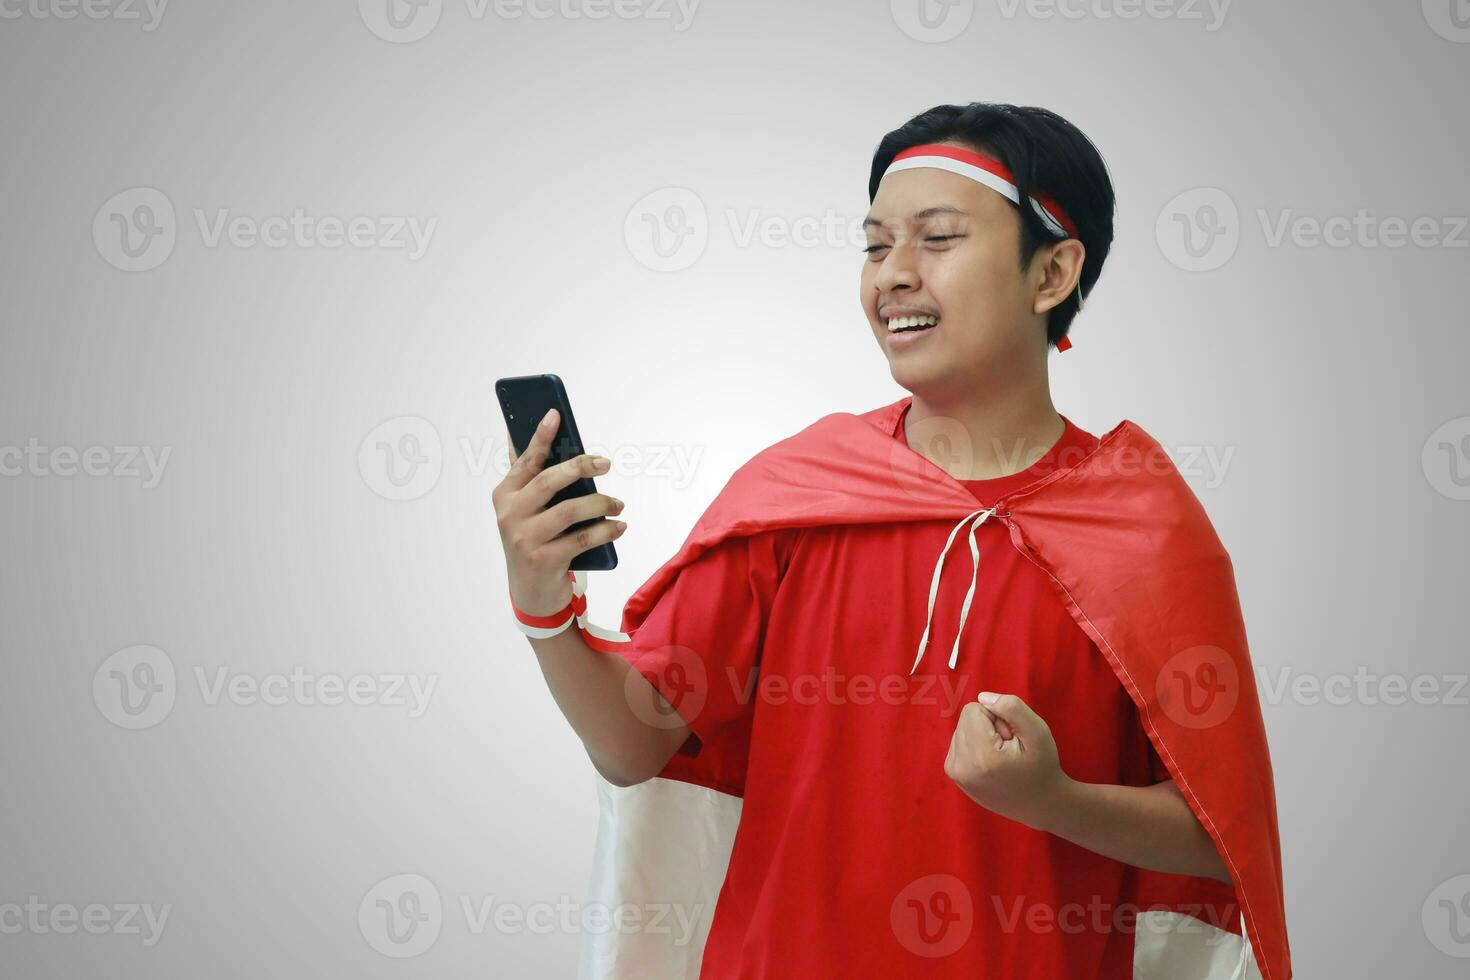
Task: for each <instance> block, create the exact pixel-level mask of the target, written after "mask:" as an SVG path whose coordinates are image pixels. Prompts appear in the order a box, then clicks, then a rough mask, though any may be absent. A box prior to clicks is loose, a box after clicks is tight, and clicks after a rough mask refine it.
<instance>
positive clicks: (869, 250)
mask: <svg viewBox="0 0 1470 980" xmlns="http://www.w3.org/2000/svg"><path fill="white" fill-rule="evenodd" d="M964 237H965V236H964V235H930V236H929V237H928V238H925V239H924V241H926V242H947V241H951V240H953V239H956V238H964ZM888 247H889V246H887V245H869V246H868V247H867V248H865V249H863V252H864V253H865V254H867V255H872V254H873V253H874V252H877V251H878V250H879V249H884V248H888Z"/></svg>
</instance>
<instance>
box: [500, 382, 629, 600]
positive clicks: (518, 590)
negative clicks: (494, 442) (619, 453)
mask: <svg viewBox="0 0 1470 980" xmlns="http://www.w3.org/2000/svg"><path fill="white" fill-rule="evenodd" d="M559 415H560V413H559V412H557V410H556V409H554V408H553V409H552V410H551V411H549V412H547V413H546V417H545V418H543V419H542V420H541V424H540V425H538V426H537V427H536V434H535V435H533V436H532V437H531V441H530V443H529V444H527V446H526V454H525V455H524V456H517V455H516V451H515V447H514V446H512V447H511V450H510V461H511V467H510V472H508V473H506V474H505V479H503V480H501V481H500V484H499V486H497V487H496V488H495V489H494V490H493V491H492V492H491V494H490V501H491V503H493V504H494V505H495V520H496V523H497V524H498V525H499V527H500V540H501V543H502V544H503V545H504V546H505V566H506V581H507V583H508V584H509V586H510V595H511V601H513V602H514V603H515V604H516V606H517V607H519V608H520V610H521V611H522V612H525V613H528V614H530V615H533V616H544V615H550V614H551V613H554V612H557V611H558V610H560V609H561V608H562V607H564V606H565V605H566V604H567V603H568V602H570V601H571V598H572V583H571V580H570V579H568V578H567V569H568V568H570V567H571V564H572V559H573V558H575V557H577V556H578V555H580V554H581V553H582V552H584V551H586V550H587V549H588V548H592V547H595V546H596V545H599V544H602V543H604V542H607V541H612V540H613V539H615V538H617V537H620V536H621V535H622V533H623V531H624V530H625V529H626V528H627V526H628V525H627V524H626V523H624V522H623V521H613V520H607V519H605V518H606V515H608V514H620V513H622V511H623V502H622V501H621V500H618V499H617V498H616V497H609V496H608V495H607V494H605V493H590V494H586V495H584V496H581V497H574V498H572V499H571V500H563V501H562V502H561V503H559V504H556V505H555V506H553V507H547V506H546V505H547V503H548V502H549V501H550V500H551V497H552V495H553V494H555V493H556V492H557V491H558V490H560V489H562V488H563V487H565V486H567V485H568V484H571V483H573V482H575V481H576V480H577V479H578V478H580V477H584V476H601V475H602V474H604V473H606V472H607V471H608V469H609V468H610V467H611V465H612V461H611V460H609V459H608V458H607V457H606V456H592V455H590V454H587V453H583V454H582V455H580V456H574V457H572V458H571V459H569V460H566V461H565V462H562V463H558V464H556V465H555V466H552V467H546V459H547V457H548V456H550V454H551V440H552V438H553V437H554V436H555V435H556V431H557V428H556V427H557V419H558V417H559ZM594 517H601V518H604V519H603V520H600V521H598V522H597V523H596V524H589V525H587V526H586V527H582V528H578V529H577V530H575V531H569V530H567V529H568V528H569V527H570V526H571V525H573V524H575V523H577V522H579V521H583V520H586V519H588V518H594Z"/></svg>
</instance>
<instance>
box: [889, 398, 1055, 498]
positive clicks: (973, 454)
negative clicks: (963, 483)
mask: <svg viewBox="0 0 1470 980" xmlns="http://www.w3.org/2000/svg"><path fill="white" fill-rule="evenodd" d="M1065 430H1066V423H1065V422H1064V421H1063V420H1062V417H1061V415H1060V414H1058V412H1057V410H1056V408H1055V406H1053V405H1052V401H1051V390H1050V388H1049V387H1047V385H1045V384H1044V383H1043V384H1042V385H1040V386H1035V385H1033V386H1030V387H1029V388H1027V389H1024V390H1017V391H998V392H986V393H981V394H974V393H966V394H965V395H963V396H960V397H956V398H948V399H946V398H936V397H934V396H933V395H920V394H915V395H914V397H913V404H912V405H910V406H909V410H908V413H907V414H906V415H905V416H904V438H905V439H906V440H907V441H908V444H909V447H910V448H911V449H913V450H914V452H916V453H918V454H919V455H921V456H923V457H925V458H926V459H928V460H929V461H930V462H932V463H933V464H934V465H936V466H938V467H939V468H940V469H942V470H944V471H945V472H946V473H948V474H949V475H950V476H952V477H954V478H955V479H956V480H991V479H995V478H996V477H1002V476H1010V475H1011V474H1012V473H1019V472H1020V471H1021V470H1024V469H1026V468H1027V467H1028V466H1031V465H1032V464H1034V463H1035V462H1036V461H1037V460H1038V459H1040V458H1041V457H1042V456H1043V455H1045V454H1046V451H1047V450H1048V449H1050V448H1051V447H1052V446H1053V445H1055V444H1056V441H1057V440H1058V439H1060V438H1061V437H1062V433H1063V432H1064V431H1065ZM967 450H968V451H967Z"/></svg>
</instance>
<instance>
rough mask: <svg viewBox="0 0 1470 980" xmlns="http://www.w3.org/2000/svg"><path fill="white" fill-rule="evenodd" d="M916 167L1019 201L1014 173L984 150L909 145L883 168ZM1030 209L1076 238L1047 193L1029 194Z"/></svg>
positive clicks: (1066, 343) (1064, 341)
mask: <svg viewBox="0 0 1470 980" xmlns="http://www.w3.org/2000/svg"><path fill="white" fill-rule="evenodd" d="M917 167H934V168H936V169H938V170H948V171H949V172H950V173H952V174H959V175H960V176H961V177H969V178H970V179H971V180H975V181H979V182H980V183H982V184H984V185H985V186H986V187H989V188H990V189H991V190H993V191H997V192H999V193H1001V194H1004V195H1005V196H1006V198H1007V199H1009V200H1010V202H1011V203H1012V204H1014V205H1016V206H1017V207H1019V206H1020V204H1021V192H1020V191H1019V190H1018V189H1017V188H1016V178H1015V175H1014V174H1012V173H1011V171H1010V170H1009V169H1008V168H1007V167H1006V165H1005V164H1003V163H1001V162H1000V161H999V160H997V159H995V158H994V157H988V156H986V155H985V154H983V153H976V152H975V151H974V150H969V149H966V148H964V147H962V146H946V145H944V144H942V143H924V144H921V145H919V146H911V147H909V148H908V149H907V150H904V151H903V152H901V153H899V154H898V155H897V156H895V157H894V158H893V162H892V163H890V164H889V165H888V169H887V170H885V171H883V176H884V177H887V176H888V175H889V174H891V173H896V172H898V171H900V170H913V169H915V168H917ZM1029 200H1030V201H1031V208H1032V210H1034V211H1035V212H1036V215H1037V217H1039V218H1040V219H1041V223H1042V224H1044V225H1046V227H1047V230H1049V231H1051V232H1052V233H1053V234H1055V235H1065V236H1067V237H1068V238H1076V237H1077V226H1076V225H1075V224H1073V223H1072V219H1071V218H1069V217H1067V212H1065V211H1063V210H1062V208H1061V205H1059V204H1057V202H1056V200H1055V199H1054V198H1052V197H1051V196H1050V195H1048V194H1046V193H1044V192H1042V191H1036V192H1034V193H1032V194H1031V195H1030V197H1029ZM1082 298H1083V297H1082V283H1080V282H1079V283H1078V284H1077V308H1078V309H1079V310H1080V309H1081V308H1082ZM1071 346H1072V341H1071V340H1070V339H1068V338H1066V337H1063V338H1061V339H1060V340H1058V341H1057V350H1059V351H1064V350H1066V349H1068V348H1069V347H1071Z"/></svg>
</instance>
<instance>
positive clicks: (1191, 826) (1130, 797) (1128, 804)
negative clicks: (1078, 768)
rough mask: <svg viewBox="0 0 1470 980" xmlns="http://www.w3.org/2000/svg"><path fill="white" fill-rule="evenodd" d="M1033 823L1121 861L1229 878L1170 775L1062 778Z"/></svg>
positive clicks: (1137, 865)
mask: <svg viewBox="0 0 1470 980" xmlns="http://www.w3.org/2000/svg"><path fill="white" fill-rule="evenodd" d="M1047 812H1048V814H1049V815H1048V817H1047V820H1046V825H1045V826H1043V827H1041V828H1039V829H1042V830H1046V831H1048V832H1050V833H1053V834H1056V835H1057V836H1058V837H1062V838H1065V839H1066V840H1069V841H1071V842H1072V843H1074V844H1077V845H1079V846H1081V847H1085V848H1087V849H1088V850H1090V851H1096V852H1097V853H1099V854H1102V855H1105V856H1106V857H1110V858H1112V859H1114V860H1115V861H1122V862H1123V863H1124V864H1131V865H1134V866H1135V867H1139V868H1146V869H1148V870H1150V871H1165V872H1170V873H1172V874H1184V875H1197V876H1200V877H1204V878H1214V879H1216V880H1218V881H1223V882H1225V883H1226V884H1229V883H1230V875H1229V873H1228V872H1227V871H1226V868H1225V862H1224V861H1222V860H1221V859H1220V855H1219V852H1218V851H1216V849H1215V844H1214V841H1212V840H1211V839H1210V835H1209V834H1208V833H1206V831H1205V829H1204V827H1202V826H1201V825H1200V822H1199V820H1198V819H1196V818H1195V815H1194V811H1193V810H1191V809H1190V808H1189V804H1188V803H1187V802H1185V800H1184V797H1183V796H1182V795H1181V794H1180V792H1179V789H1178V787H1176V786H1175V785H1174V783H1173V781H1172V780H1170V781H1165V782H1162V783H1157V784H1155V785H1153V786H1114V785H1108V784H1104V783H1082V782H1077V781H1076V780H1073V779H1066V780H1065V781H1064V783H1063V784H1062V788H1061V790H1060V791H1059V793H1058V798H1057V800H1056V802H1055V805H1053V806H1050V807H1048V808H1047Z"/></svg>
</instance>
